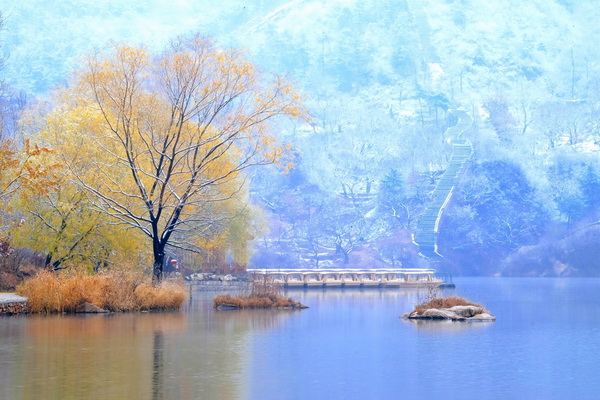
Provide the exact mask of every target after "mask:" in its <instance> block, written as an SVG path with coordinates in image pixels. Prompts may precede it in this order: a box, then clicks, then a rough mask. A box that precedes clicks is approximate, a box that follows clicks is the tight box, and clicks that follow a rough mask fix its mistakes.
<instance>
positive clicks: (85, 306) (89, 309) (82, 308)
mask: <svg viewBox="0 0 600 400" xmlns="http://www.w3.org/2000/svg"><path fill="white" fill-rule="evenodd" d="M75 312H76V313H107V312H108V311H106V310H104V309H102V308H100V307H98V306H95V305H93V304H90V303H88V302H87V301H86V302H85V303H82V304H80V305H78V306H77V308H76V309H75Z"/></svg>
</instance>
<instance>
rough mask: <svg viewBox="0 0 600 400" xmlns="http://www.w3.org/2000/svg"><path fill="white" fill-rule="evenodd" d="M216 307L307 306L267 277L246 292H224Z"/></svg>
mask: <svg viewBox="0 0 600 400" xmlns="http://www.w3.org/2000/svg"><path fill="white" fill-rule="evenodd" d="M214 305H215V308H218V307H223V306H225V307H235V308H305V306H304V305H302V304H301V303H299V302H297V301H294V300H292V299H291V298H289V297H285V296H283V295H282V294H281V286H280V285H277V284H275V283H273V282H272V281H270V280H268V279H267V278H264V279H259V280H255V281H254V282H252V284H251V285H250V291H249V292H248V293H246V294H240V295H238V296H235V297H234V296H231V295H229V294H222V295H219V296H217V297H215V299H214Z"/></svg>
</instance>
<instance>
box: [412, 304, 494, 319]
mask: <svg viewBox="0 0 600 400" xmlns="http://www.w3.org/2000/svg"><path fill="white" fill-rule="evenodd" d="M402 318H404V319H431V320H435V319H439V320H452V321H495V320H496V317H494V316H493V315H491V314H490V313H489V311H487V310H485V309H484V308H482V307H477V306H454V307H450V308H429V309H427V310H425V311H423V312H422V313H419V312H418V311H416V310H415V311H413V312H411V313H406V314H403V315H402Z"/></svg>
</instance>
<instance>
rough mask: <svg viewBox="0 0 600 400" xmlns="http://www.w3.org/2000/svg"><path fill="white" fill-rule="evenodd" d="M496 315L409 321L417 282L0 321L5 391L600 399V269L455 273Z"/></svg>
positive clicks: (57, 395)
mask: <svg viewBox="0 0 600 400" xmlns="http://www.w3.org/2000/svg"><path fill="white" fill-rule="evenodd" d="M456 283H457V289H455V290H447V291H446V293H445V294H450V293H458V294H460V295H464V296H466V297H468V298H470V299H472V300H475V301H480V302H482V303H483V304H484V305H485V306H486V307H487V308H488V309H489V310H491V311H492V313H493V314H494V315H495V316H496V317H497V321H496V322H495V323H453V322H433V321H432V322H426V321H421V322H416V323H415V322H410V321H404V320H401V319H400V318H399V316H400V315H401V314H402V313H404V312H407V311H410V310H411V309H412V306H413V304H414V303H415V302H417V301H418V299H419V297H420V296H422V295H423V294H424V293H423V292H419V291H417V290H398V289H384V290H380V289H371V290H360V289H356V290H341V289H336V290H333V289H329V290H322V289H314V290H307V291H304V290H292V291H289V292H288V294H289V295H290V296H292V297H294V298H295V299H298V300H300V301H301V302H303V303H304V304H306V305H308V306H309V307H310V308H309V309H306V310H303V311H272V310H271V311H268V310H267V311H265V310H252V311H215V310H213V308H212V302H211V301H212V297H213V295H214V293H200V292H197V293H194V295H193V299H192V300H191V301H190V302H189V303H188V304H187V305H186V307H185V309H184V310H183V312H181V313H173V314H170V313H169V314H162V313H157V314H112V315H106V316H102V315H99V316H87V317H81V316H62V315H57V316H29V317H26V318H25V317H2V318H1V319H0V322H1V323H0V337H2V338H3V341H2V343H1V344H0V370H1V371H2V373H1V374H0V397H2V398H6V399H21V398H23V399H80V398H103V399H123V398H140V399H142V398H148V399H199V398H203V399H211V398H215V399H216V398H219V399H307V398H346V399H364V398H377V399H398V398H406V399H415V398H419V399H421V398H426V399H427V398H431V399H434V398H447V399H452V398H457V399H458V398H460V399H471V398H472V399H481V398H486V399H495V398H497V399H502V398H506V397H507V396H509V395H510V396H511V398H515V399H519V398H544V399H564V398H593V397H594V396H595V389H596V388H597V387H598V385H599V384H600V381H599V380H598V377H597V374H596V373H595V372H594V371H595V370H594V367H595V366H596V365H597V364H598V362H600V344H599V343H598V341H597V340H596V338H597V335H598V334H599V333H600V322H598V321H600V318H599V317H600V311H598V310H597V307H596V306H595V305H596V304H597V303H598V301H599V300H600V299H599V296H600V295H599V294H598V293H600V291H599V289H600V280H598V279H587V280H583V279H523V278H463V279H456Z"/></svg>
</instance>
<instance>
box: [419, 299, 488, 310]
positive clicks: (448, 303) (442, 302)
mask: <svg viewBox="0 0 600 400" xmlns="http://www.w3.org/2000/svg"><path fill="white" fill-rule="evenodd" d="M454 306H476V307H481V308H483V307H482V306H481V304H477V303H473V302H472V301H470V300H467V299H465V298H463V297H459V296H450V297H434V298H432V299H429V300H428V301H427V302H424V303H420V304H417V305H416V306H415V311H417V312H418V313H419V314H422V313H423V312H424V311H425V310H428V309H430V308H437V309H440V308H451V307H454Z"/></svg>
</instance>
